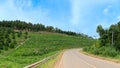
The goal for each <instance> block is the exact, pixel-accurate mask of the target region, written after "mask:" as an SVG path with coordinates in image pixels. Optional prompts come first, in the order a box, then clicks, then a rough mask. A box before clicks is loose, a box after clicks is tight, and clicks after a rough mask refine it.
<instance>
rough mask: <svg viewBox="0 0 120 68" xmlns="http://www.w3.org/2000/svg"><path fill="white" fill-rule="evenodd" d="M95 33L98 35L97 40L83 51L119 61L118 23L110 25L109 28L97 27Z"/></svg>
mask: <svg viewBox="0 0 120 68" xmlns="http://www.w3.org/2000/svg"><path fill="white" fill-rule="evenodd" d="M96 32H97V33H98V34H99V38H98V39H96V41H95V42H94V44H93V45H92V46H89V47H85V48H84V51H86V52H89V53H92V54H95V55H100V56H105V57H112V58H117V59H120V57H119V56H120V22H118V23H117V24H112V25H110V27H109V28H103V26H102V25H98V26H97V29H96Z"/></svg>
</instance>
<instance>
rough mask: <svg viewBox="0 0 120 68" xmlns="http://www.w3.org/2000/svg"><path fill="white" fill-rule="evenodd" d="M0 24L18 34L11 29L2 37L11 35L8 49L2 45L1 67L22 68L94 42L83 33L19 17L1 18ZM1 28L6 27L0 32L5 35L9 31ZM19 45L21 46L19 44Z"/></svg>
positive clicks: (0, 26)
mask: <svg viewBox="0 0 120 68" xmlns="http://www.w3.org/2000/svg"><path fill="white" fill-rule="evenodd" d="M0 28H5V29H7V28H8V29H10V30H11V31H12V32H13V33H14V34H15V35H14V36H13V33H12V32H11V33H9V36H8V37H6V38H5V39H4V40H2V39H0V40H2V41H3V42H8V41H6V40H7V38H10V39H11V42H10V43H8V44H9V45H8V47H7V48H8V49H7V50H6V49H5V48H4V47H3V48H2V46H3V45H0V46H1V49H0V51H1V53H0V68H23V67H24V66H26V65H29V64H32V63H34V62H37V61H40V60H42V59H44V58H45V57H48V56H51V55H53V54H55V53H57V52H58V51H61V50H64V49H70V48H79V47H85V46H89V45H92V43H93V39H92V38H91V37H88V36H87V35H84V34H81V33H75V32H71V31H62V30H60V29H58V28H54V27H52V26H44V25H42V24H32V23H26V22H24V21H19V20H16V21H0ZM10 30H7V31H8V32H9V31H10ZM0 31H5V34H0V36H2V37H5V36H4V35H6V32H7V31H6V30H3V29H2V30H0ZM14 40H15V41H16V44H14V46H13V45H12V46H13V48H11V47H10V44H11V43H13V42H14ZM23 42H24V43H23ZM1 43H2V42H1ZM21 43H23V44H21ZM20 44H21V45H20ZM19 45H20V46H19ZM4 46H6V45H4ZM17 46H19V47H18V48H16V47H17Z"/></svg>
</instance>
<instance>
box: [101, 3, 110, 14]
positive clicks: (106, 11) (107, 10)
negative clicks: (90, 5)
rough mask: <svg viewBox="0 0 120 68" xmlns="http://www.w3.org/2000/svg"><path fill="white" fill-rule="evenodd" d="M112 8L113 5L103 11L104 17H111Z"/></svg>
mask: <svg viewBox="0 0 120 68" xmlns="http://www.w3.org/2000/svg"><path fill="white" fill-rule="evenodd" d="M111 8H112V6H111V5H109V6H107V7H106V8H105V9H104V10H103V13H104V15H111V13H110V11H111Z"/></svg>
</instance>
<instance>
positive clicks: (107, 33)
mask: <svg viewBox="0 0 120 68" xmlns="http://www.w3.org/2000/svg"><path fill="white" fill-rule="evenodd" d="M97 32H98V33H99V35H100V38H99V40H100V45H101V46H106V45H107V44H111V45H112V46H113V47H115V48H116V49H117V50H120V22H118V23H117V24H113V25H111V26H110V27H109V28H108V29H103V28H102V26H101V25H99V26H98V27H97Z"/></svg>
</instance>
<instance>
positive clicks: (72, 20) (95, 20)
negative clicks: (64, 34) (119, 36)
mask: <svg viewBox="0 0 120 68" xmlns="http://www.w3.org/2000/svg"><path fill="white" fill-rule="evenodd" d="M119 3H120V0H0V20H22V21H26V22H32V23H42V24H44V25H52V26H54V27H58V28H60V29H62V30H70V31H74V32H78V33H79V32H80V33H85V34H87V35H90V36H94V35H97V33H96V27H97V25H99V24H101V25H103V27H104V28H107V27H109V26H110V25H111V24H114V23H117V22H118V21H119V20H120V9H119V8H120V4H119Z"/></svg>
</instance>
